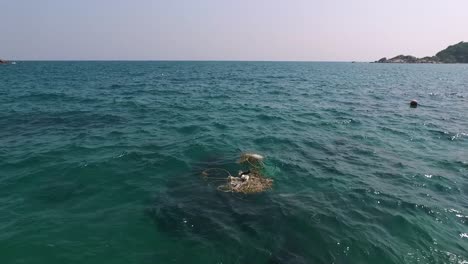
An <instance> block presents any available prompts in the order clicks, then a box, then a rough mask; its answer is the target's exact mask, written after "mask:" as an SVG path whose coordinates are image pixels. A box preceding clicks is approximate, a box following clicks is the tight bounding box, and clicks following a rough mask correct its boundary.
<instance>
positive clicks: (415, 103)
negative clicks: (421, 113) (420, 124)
mask: <svg viewBox="0 0 468 264" xmlns="http://www.w3.org/2000/svg"><path fill="white" fill-rule="evenodd" d="M409 105H410V107H412V108H416V107H418V101H416V100H411V102H410V103H409Z"/></svg>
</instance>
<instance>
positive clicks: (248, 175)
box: [202, 153, 273, 194]
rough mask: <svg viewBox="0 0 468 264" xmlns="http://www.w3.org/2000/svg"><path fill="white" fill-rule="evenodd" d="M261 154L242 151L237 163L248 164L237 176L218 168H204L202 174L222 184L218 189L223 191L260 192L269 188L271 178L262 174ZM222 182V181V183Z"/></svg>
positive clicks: (271, 181) (207, 178)
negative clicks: (223, 174) (222, 174)
mask: <svg viewBox="0 0 468 264" xmlns="http://www.w3.org/2000/svg"><path fill="white" fill-rule="evenodd" d="M263 159H264V158H263V156H261V155H259V154H254V153H244V154H242V155H241V157H240V160H239V163H240V164H243V165H248V166H249V169H248V170H247V171H239V173H238V174H237V176H232V175H231V173H229V171H227V170H225V169H220V168H211V169H207V170H204V171H203V173H202V175H203V177H204V178H205V179H206V180H211V181H218V182H221V183H222V184H221V185H219V186H218V190H220V191H223V192H234V193H243V194H253V193H260V192H264V191H267V190H268V189H271V187H272V186H273V180H272V179H269V178H267V177H265V176H263V175H262V171H263V167H264V165H263ZM220 172H223V173H227V177H226V176H224V177H221V176H220V175H217V173H220ZM223 182H224V183H223Z"/></svg>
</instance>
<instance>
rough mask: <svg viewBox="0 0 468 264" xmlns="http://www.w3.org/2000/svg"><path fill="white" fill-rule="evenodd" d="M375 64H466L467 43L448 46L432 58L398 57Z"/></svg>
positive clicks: (467, 59)
mask: <svg viewBox="0 0 468 264" xmlns="http://www.w3.org/2000/svg"><path fill="white" fill-rule="evenodd" d="M375 63H468V42H463V41H462V42H460V43H458V44H455V45H452V46H449V47H448V48H446V49H444V50H442V51H439V52H438V53H437V54H436V55H435V56H432V57H423V58H416V57H414V56H405V55H398V56H396V57H393V58H391V59H387V58H382V59H380V60H378V61H375Z"/></svg>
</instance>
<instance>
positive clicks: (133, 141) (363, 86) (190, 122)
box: [0, 61, 468, 264]
mask: <svg viewBox="0 0 468 264" xmlns="http://www.w3.org/2000/svg"><path fill="white" fill-rule="evenodd" d="M411 100H417V101H418V103H419V105H418V107H417V108H411V107H410V105H409V102H410V101H411ZM243 153H258V154H260V155H263V156H264V157H265V159H264V162H263V163H264V167H263V169H262V171H263V173H264V175H265V176H266V177H269V178H271V179H273V181H274V182H273V187H272V189H270V190H268V191H265V192H262V193H258V194H239V193H231V192H223V191H220V190H219V188H218V187H219V184H220V182H222V181H223V180H222V178H223V177H226V175H224V176H223V177H221V181H209V180H207V179H206V177H203V173H202V172H203V171H204V170H206V169H209V168H218V169H222V170H226V171H227V172H229V173H230V174H232V175H237V173H238V171H239V170H245V169H246V168H245V166H244V165H242V164H239V163H238V161H239V157H240V155H241V154H243ZM227 172H226V174H227ZM0 263H2V264H16V263H18V264H19V263H22V264H23V263H34V264H42V263H44V264H59V263H60V264H62V263H71V264H73V263H86V264H94V263H96V264H98V263H99V264H102V263H108V264H114V263H122V264H124V263H125V264H127V263H137V264H140V263H142V264H150V263H151V264H153V263H204V264H208V263H218V264H229V263H239V264H245V263H247V264H248V263H255V264H257V263H259V264H262V263H265V264H273V263H285V264H286V263H294V264H302V263H334V264H338V263H456V264H466V263H468V65H462V64H458V65H456V64H453V65H448V64H440V65H430V64H421V65H409V64H371V63H345V62H183V61H168V62H165V61H134V62H132V61H107V62H92V61H81V62H71V61H70V62H68V61H57V62H53V61H51V62H34V61H19V62H17V64H16V65H0Z"/></svg>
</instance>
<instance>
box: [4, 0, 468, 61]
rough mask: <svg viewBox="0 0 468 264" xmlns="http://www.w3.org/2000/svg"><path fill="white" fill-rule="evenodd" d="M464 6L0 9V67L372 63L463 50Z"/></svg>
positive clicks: (328, 1) (163, 4) (70, 4)
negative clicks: (1, 62)
mask: <svg viewBox="0 0 468 264" xmlns="http://www.w3.org/2000/svg"><path fill="white" fill-rule="evenodd" d="M467 10H468V1H467V0H444V1H442V0H282V1H280V0H75V1H73V0H40V1H39V0H0V17H1V21H2V22H1V23H0V58H3V59H13V60H254V61H258V60H260V61H264V60H266V61H373V60H377V59H380V58H381V57H393V56H396V55H399V54H410V55H415V56H418V57H422V56H428V55H434V54H435V53H436V52H437V51H439V50H442V49H444V48H446V47H447V46H448V45H451V44H456V43H458V42H460V41H468V13H467Z"/></svg>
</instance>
